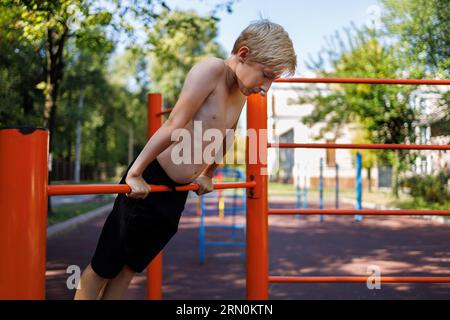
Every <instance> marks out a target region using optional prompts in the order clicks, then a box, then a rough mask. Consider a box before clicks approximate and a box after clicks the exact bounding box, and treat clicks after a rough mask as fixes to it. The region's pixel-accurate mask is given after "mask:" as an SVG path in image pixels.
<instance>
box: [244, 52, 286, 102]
mask: <svg viewBox="0 0 450 320" xmlns="http://www.w3.org/2000/svg"><path fill="white" fill-rule="evenodd" d="M248 52H249V49H248V48H247V47H242V48H240V49H239V51H238V53H237V58H238V62H239V63H238V65H237V66H236V77H237V81H238V85H239V89H240V90H241V92H242V93H243V94H244V95H246V96H249V95H251V94H254V93H261V95H262V96H264V95H265V94H266V93H267V91H268V90H269V88H270V86H271V85H272V82H273V81H274V80H275V79H276V78H278V77H279V76H278V75H277V74H275V72H274V71H273V70H272V69H271V68H270V67H267V66H265V65H263V64H261V63H257V62H252V61H249V60H248V59H246V57H247V55H248Z"/></svg>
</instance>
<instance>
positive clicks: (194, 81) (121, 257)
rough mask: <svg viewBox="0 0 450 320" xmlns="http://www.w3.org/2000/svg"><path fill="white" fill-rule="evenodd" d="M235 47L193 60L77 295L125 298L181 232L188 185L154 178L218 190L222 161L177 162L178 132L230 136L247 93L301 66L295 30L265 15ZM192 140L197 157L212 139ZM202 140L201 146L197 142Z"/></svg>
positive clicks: (131, 173) (133, 167)
mask: <svg viewBox="0 0 450 320" xmlns="http://www.w3.org/2000/svg"><path fill="white" fill-rule="evenodd" d="M231 53H232V55H231V56H230V57H229V58H228V59H226V60H222V59H219V58H214V57H208V58H205V59H203V60H202V61H200V62H198V63H197V64H195V65H194V66H193V67H192V69H191V70H190V71H189V73H188V74H187V76H186V80H185V83H184V86H183V89H182V91H181V94H180V97H179V99H178V101H177V103H176V104H175V106H174V108H173V110H172V112H171V113H170V116H169V118H168V120H167V121H166V122H165V123H164V124H163V125H162V126H161V127H160V128H159V129H158V131H157V132H156V133H155V134H154V135H153V136H152V137H151V138H150V139H149V141H148V142H147V144H146V145H145V147H144V149H143V150H142V152H141V153H140V154H139V156H138V157H137V158H136V159H135V160H134V161H133V162H132V163H131V164H130V166H129V167H128V169H127V171H126V173H125V175H124V177H123V178H122V180H121V181H120V183H121V184H124V183H126V184H128V185H129V186H130V188H131V192H130V193H129V194H127V195H123V194H119V195H118V196H117V198H116V200H115V203H114V208H113V210H112V212H111V213H110V215H109V216H108V218H107V220H106V222H105V225H104V227H103V230H102V233H101V235H100V239H99V241H98V244H97V249H96V251H95V254H94V256H93V258H92V261H91V263H90V264H89V265H88V266H87V268H86V269H85V270H84V272H83V274H82V277H81V279H80V289H79V290H77V292H76V294H75V299H120V298H122V297H123V295H124V293H125V292H126V290H127V288H128V286H129V284H130V282H131V280H132V278H133V276H134V274H135V273H136V272H142V271H143V270H144V269H145V268H146V267H147V265H148V264H149V263H150V262H151V260H152V259H153V258H154V257H155V256H156V255H157V254H158V253H159V252H160V251H161V250H162V249H163V247H164V246H165V245H166V244H167V242H168V241H169V240H170V239H171V237H172V236H173V235H174V234H175V233H176V231H177V228H178V222H179V219H180V215H181V212H182V211H183V209H184V206H185V203H186V198H187V193H188V192H187V191H185V192H161V193H150V194H149V191H150V190H149V187H148V184H162V185H168V186H169V187H171V188H174V187H176V186H179V185H184V184H189V183H191V182H194V183H198V184H199V190H198V191H196V193H197V194H198V195H201V194H203V193H208V192H211V191H212V190H213V187H212V177H213V175H214V170H215V168H216V163H213V164H207V163H205V161H204V159H203V157H202V161H201V162H200V163H198V162H194V163H193V162H191V163H181V164H176V163H174V161H173V159H174V158H173V156H174V154H175V152H173V149H174V147H175V146H176V145H177V142H174V141H173V140H172V137H171V134H172V133H173V132H174V131H175V130H177V129H182V128H184V129H186V130H188V132H189V133H190V134H191V137H194V138H195V137H196V135H195V134H194V129H195V130H198V129H196V128H198V124H199V123H200V124H201V129H202V131H205V130H207V129H212V128H215V129H218V130H220V131H221V132H222V134H223V136H224V137H225V134H224V133H225V130H226V129H230V128H232V129H233V130H235V129H236V125H237V123H238V120H239V116H240V113H241V111H242V108H243V106H244V104H245V101H246V96H249V95H251V94H254V93H260V94H261V95H265V94H266V93H267V91H268V90H269V88H270V86H271V84H272V81H273V80H275V79H276V78H279V77H280V76H281V75H283V74H285V73H287V74H290V75H292V74H294V72H295V68H296V60H297V58H296V55H295V52H294V49H293V45H292V41H291V39H290V38H289V35H288V34H287V32H286V31H285V30H284V29H283V28H282V27H281V26H280V25H278V24H276V23H272V22H270V21H268V20H265V19H264V20H260V21H257V22H255V23H253V24H251V25H249V26H248V27H247V28H246V29H245V30H244V31H242V33H241V34H240V36H239V37H238V39H237V40H236V42H235V44H234V47H233V50H232V52H231ZM261 112H266V110H262V111H261ZM194 121H195V122H196V126H194V124H193V122H194ZM191 140H192V143H191V148H192V149H191V150H192V151H193V152H191V154H192V155H193V157H192V158H194V152H201V154H202V155H203V150H204V148H205V146H206V145H207V144H206V143H204V142H203V141H198V142H197V144H195V143H194V141H193V139H191ZM200 140H202V138H201V137H200ZM224 141H225V139H224ZM198 143H199V144H200V146H201V150H198V148H194V145H197V146H198ZM222 145H223V143H222ZM228 147H230V146H226V148H223V149H224V150H225V152H226V149H227V148H228ZM225 152H224V153H225Z"/></svg>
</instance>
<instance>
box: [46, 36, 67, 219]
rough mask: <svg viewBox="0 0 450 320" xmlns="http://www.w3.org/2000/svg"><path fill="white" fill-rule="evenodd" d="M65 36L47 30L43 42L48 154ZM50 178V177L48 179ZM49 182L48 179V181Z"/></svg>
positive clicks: (48, 210)
mask: <svg viewBox="0 0 450 320" xmlns="http://www.w3.org/2000/svg"><path fill="white" fill-rule="evenodd" d="M66 36H67V28H64V31H63V33H62V35H61V36H60V38H59V39H58V38H57V35H56V34H55V32H54V30H53V29H48V30H47V39H46V41H45V49H46V53H47V66H46V72H47V83H46V88H45V104H44V128H47V129H48V131H49V134H50V138H49V152H52V150H53V130H54V128H55V122H56V119H55V118H56V107H57V102H56V100H57V98H58V94H59V86H60V83H61V79H62V71H63V59H62V58H63V49H64V43H65V39H66ZM49 178H50V177H49ZM49 182H50V179H49ZM50 199H51V198H50V196H49V197H48V208H47V212H48V215H52V214H53V211H52V206H51V201H50Z"/></svg>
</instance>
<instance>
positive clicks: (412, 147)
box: [267, 143, 450, 150]
mask: <svg viewBox="0 0 450 320" xmlns="http://www.w3.org/2000/svg"><path fill="white" fill-rule="evenodd" d="M267 147H268V148H312V149H313V148H317V149H321V148H324V149H410V150H450V145H448V144H447V145H427V144H346V143H342V144H339V143H268V144H267Z"/></svg>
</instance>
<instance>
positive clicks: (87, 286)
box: [74, 264, 109, 300]
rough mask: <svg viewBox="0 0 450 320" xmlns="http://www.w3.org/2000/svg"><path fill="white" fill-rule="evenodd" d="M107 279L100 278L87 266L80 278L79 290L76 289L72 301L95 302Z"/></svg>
mask: <svg viewBox="0 0 450 320" xmlns="http://www.w3.org/2000/svg"><path fill="white" fill-rule="evenodd" d="M108 280H109V279H105V278H102V277H100V276H99V275H98V274H97V273H95V271H94V270H93V269H92V267H91V265H90V264H89V265H88V266H87V267H86V269H84V271H83V274H82V275H81V278H80V289H77V292H76V293H75V297H74V300H96V299H97V298H98V296H99V294H100V292H101V290H102V289H103V287H104V286H105V285H106V283H107V282H108Z"/></svg>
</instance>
